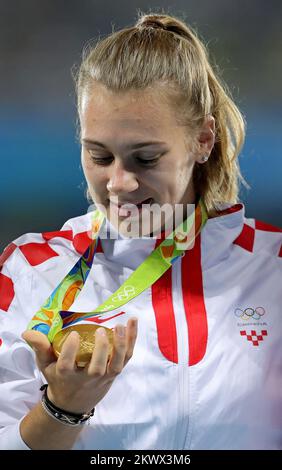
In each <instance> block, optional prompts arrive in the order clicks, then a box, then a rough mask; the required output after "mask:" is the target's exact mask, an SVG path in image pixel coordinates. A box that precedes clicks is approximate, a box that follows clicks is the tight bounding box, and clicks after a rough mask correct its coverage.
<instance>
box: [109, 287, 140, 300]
mask: <svg viewBox="0 0 282 470" xmlns="http://www.w3.org/2000/svg"><path fill="white" fill-rule="evenodd" d="M134 294H135V287H134V286H124V289H123V291H121V292H119V293H118V294H117V295H115V297H112V300H113V302H117V301H119V300H127V299H130V298H131V297H132V296H133V295H134Z"/></svg>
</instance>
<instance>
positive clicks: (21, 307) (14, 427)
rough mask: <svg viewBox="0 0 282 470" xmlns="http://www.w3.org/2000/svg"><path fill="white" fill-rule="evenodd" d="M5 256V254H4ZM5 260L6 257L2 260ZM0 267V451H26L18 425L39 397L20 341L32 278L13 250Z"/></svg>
mask: <svg viewBox="0 0 282 470" xmlns="http://www.w3.org/2000/svg"><path fill="white" fill-rule="evenodd" d="M4 253H5V252H4ZM6 258H7V256H6ZM1 261H2V263H1V264H0V449H1V450H26V449H28V447H27V445H26V444H25V443H24V441H23V440H22V438H21V435H20V431H19V425H20V422H21V420H22V418H23V417H24V416H25V415H26V414H27V413H28V412H29V410H30V409H31V408H33V406H34V405H35V404H36V403H38V401H39V400H40V397H41V392H40V390H39V389H40V386H41V385H42V383H43V381H42V376H41V373H40V371H39V370H38V368H37V366H36V362H35V356H34V353H33V351H32V349H31V348H30V347H29V346H28V345H27V343H26V342H25V341H24V340H23V339H22V338H21V334H22V332H23V331H24V330H25V329H26V326H27V324H28V321H29V315H30V312H28V308H27V306H28V305H29V300H30V296H31V295H32V276H31V275H28V273H24V272H23V271H22V269H21V263H22V262H23V260H22V258H21V256H20V254H17V250H15V251H14V253H12V254H10V255H9V256H8V258H7V259H5V260H4V261H3V255H2V260H1Z"/></svg>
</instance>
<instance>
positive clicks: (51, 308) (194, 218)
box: [27, 200, 208, 342]
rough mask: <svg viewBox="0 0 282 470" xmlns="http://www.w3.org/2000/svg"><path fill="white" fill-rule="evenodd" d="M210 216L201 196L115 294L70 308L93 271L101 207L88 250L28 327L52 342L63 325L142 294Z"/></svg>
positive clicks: (101, 218)
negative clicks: (91, 306)
mask: <svg viewBox="0 0 282 470" xmlns="http://www.w3.org/2000/svg"><path fill="white" fill-rule="evenodd" d="M207 219H208V216H207V211H206V208H205V206H204V203H203V202H202V201H201V200H200V201H199V203H198V205H197V207H196V209H195V211H193V213H192V214H191V215H189V216H188V217H187V219H186V220H185V221H184V222H182V223H181V224H180V225H179V226H178V227H177V228H176V229H175V231H174V232H173V233H172V234H170V235H168V236H167V238H166V239H165V240H164V241H163V242H162V243H161V244H160V245H159V246H158V247H157V248H156V249H155V250H154V251H153V252H152V253H151V254H150V255H149V256H148V257H147V258H146V260H145V261H144V262H143V263H142V264H141V265H140V266H139V267H138V268H137V269H136V270H135V271H134V272H133V273H132V274H131V275H130V276H129V278H128V279H127V280H126V281H125V282H124V283H123V284H122V286H121V287H119V288H118V289H117V290H116V292H114V294H112V295H110V297H109V298H108V299H107V300H106V301H105V302H103V303H102V304H101V305H99V307H97V308H96V309H95V310H93V311H91V312H80V313H77V312H72V311H70V310H69V308H70V307H71V305H72V304H73V302H74V301H75V299H76V297H77V296H78V295H79V294H80V292H81V290H82V288H83V286H84V284H85V282H86V279H87V276H88V274H89V272H90V269H91V266H92V263H93V260H94V256H95V252H96V247H97V243H98V236H99V232H100V229H101V227H102V224H103V222H104V220H105V216H104V214H103V213H102V212H100V211H99V210H96V211H94V213H93V219H92V220H93V222H92V240H91V242H90V244H89V246H88V247H87V249H86V251H85V253H84V254H83V255H82V256H81V258H80V259H79V260H78V261H77V262H76V264H75V265H74V266H73V267H72V269H71V270H70V272H69V273H68V274H67V275H66V276H65V278H64V279H63V280H62V281H61V282H60V284H59V285H58V286H57V287H56V288H55V289H54V291H53V292H52V294H51V295H50V296H49V297H48V299H47V300H46V302H45V303H44V305H43V306H42V307H41V308H40V309H39V310H38V312H36V314H35V315H34V317H33V318H32V320H31V321H30V322H29V324H28V327H27V328H28V329H32V330H38V331H41V332H42V333H44V334H46V335H47V336H48V339H49V341H50V342H52V341H53V339H54V337H55V335H56V334H57V333H58V332H59V331H60V330H61V329H63V328H66V327H68V326H71V325H73V324H75V323H77V322H79V321H81V320H87V319H89V318H90V317H92V318H94V319H95V316H98V315H101V313H104V312H108V311H110V310H115V309H116V308H119V307H121V306H122V305H124V304H126V303H128V302H129V301H130V300H132V299H133V298H135V297H137V296H138V295H140V294H141V293H142V292H144V290H146V289H147V288H148V287H150V286H151V285H153V284H154V283H155V282H156V281H157V280H158V279H159V278H160V277H161V276H162V275H163V274H164V273H165V272H166V271H167V270H168V269H169V268H170V267H171V266H172V264H173V263H174V262H175V261H176V260H177V258H179V257H180V256H182V254H183V253H184V252H185V251H186V250H187V249H188V248H190V247H191V246H192V245H193V243H194V241H195V238H196V237H197V235H198V234H199V233H200V231H201V230H202V228H203V227H204V225H205V223H206V221H207Z"/></svg>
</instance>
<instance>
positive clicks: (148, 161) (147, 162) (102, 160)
mask: <svg viewBox="0 0 282 470" xmlns="http://www.w3.org/2000/svg"><path fill="white" fill-rule="evenodd" d="M92 152H93V151H92V150H91V149H89V150H88V153H89V155H90V157H91V160H92V161H93V163H95V164H96V165H101V166H107V165H110V164H111V163H112V162H113V160H114V157H113V156H107V157H106V156H105V157H100V156H95V155H93V153H92ZM161 156H162V154H158V155H153V156H152V158H150V157H148V158H142V157H139V156H135V160H136V161H137V162H138V163H139V164H140V165H142V166H148V167H149V166H154V165H155V164H156V163H157V162H158V161H159V159H160V157H161Z"/></svg>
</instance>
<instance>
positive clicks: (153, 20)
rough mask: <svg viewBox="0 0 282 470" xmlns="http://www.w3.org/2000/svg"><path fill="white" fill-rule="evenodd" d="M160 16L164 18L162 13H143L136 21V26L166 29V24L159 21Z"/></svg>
mask: <svg viewBox="0 0 282 470" xmlns="http://www.w3.org/2000/svg"><path fill="white" fill-rule="evenodd" d="M162 18H165V16H164V15H158V16H157V15H144V16H142V17H141V18H140V19H139V20H138V22H137V23H136V26H137V27H139V28H140V27H142V28H147V27H148V28H156V29H164V30H167V27H166V25H165V24H164V23H163V22H162V21H161V19H162Z"/></svg>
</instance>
